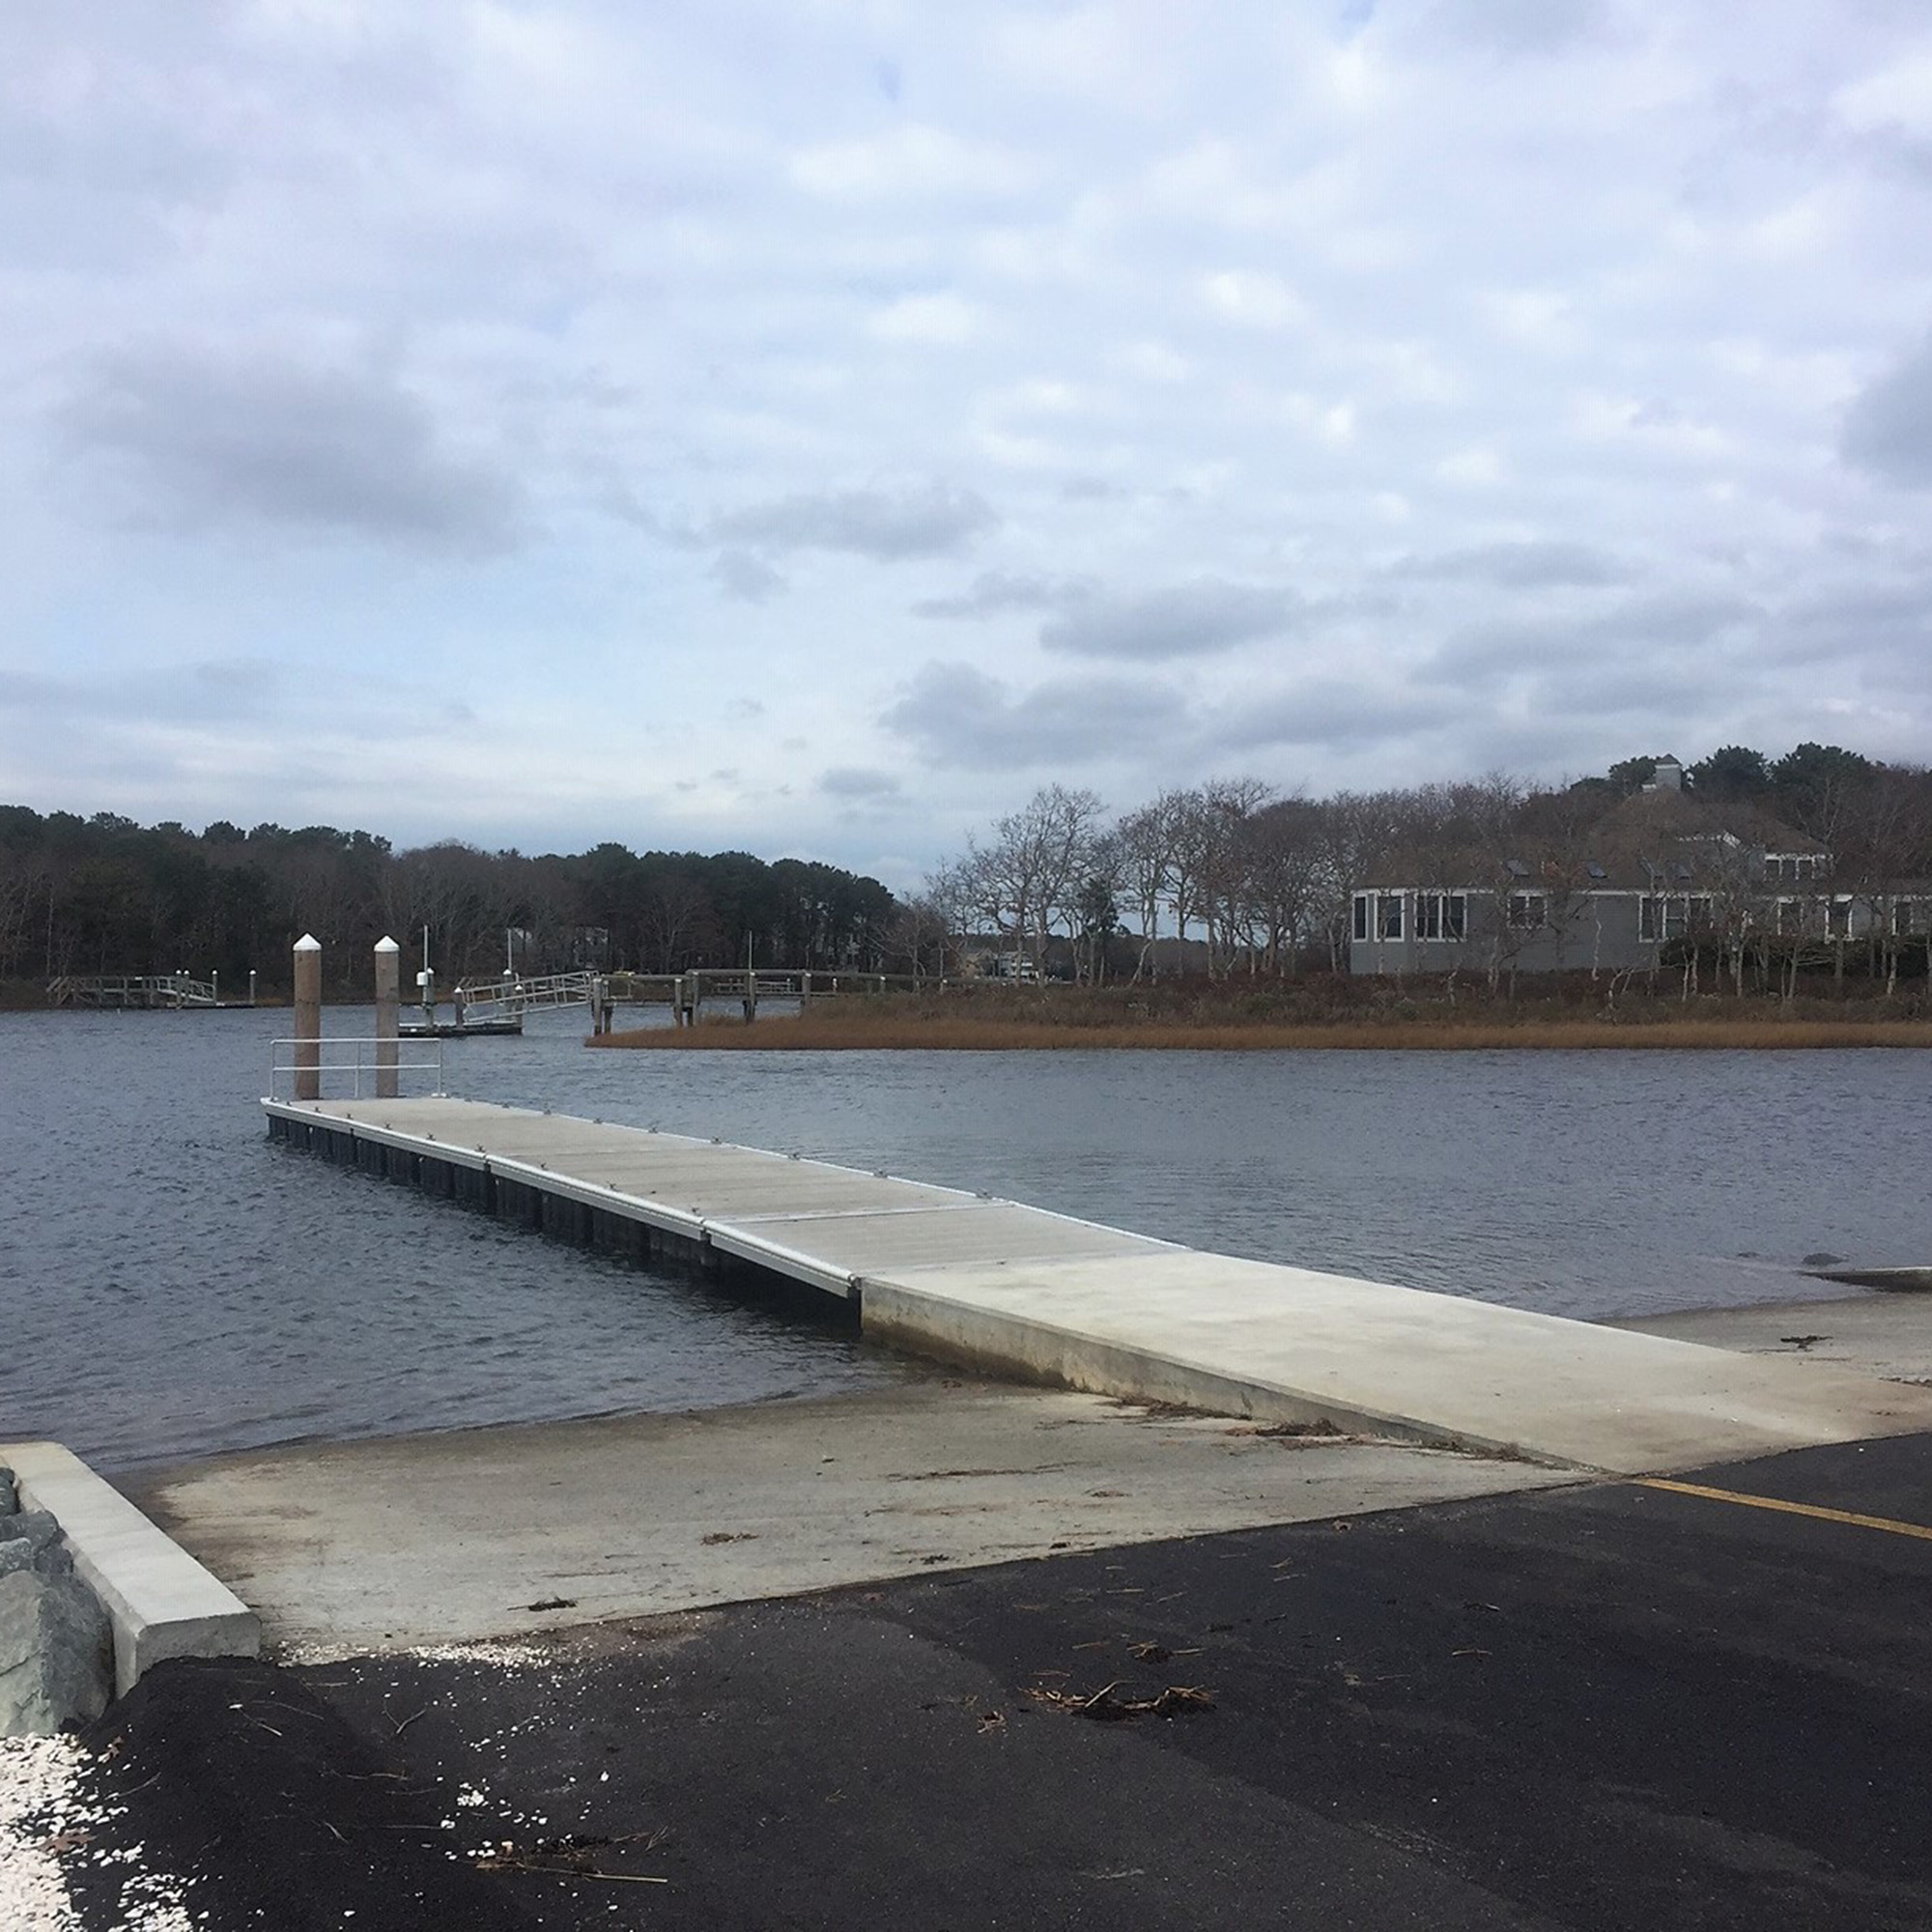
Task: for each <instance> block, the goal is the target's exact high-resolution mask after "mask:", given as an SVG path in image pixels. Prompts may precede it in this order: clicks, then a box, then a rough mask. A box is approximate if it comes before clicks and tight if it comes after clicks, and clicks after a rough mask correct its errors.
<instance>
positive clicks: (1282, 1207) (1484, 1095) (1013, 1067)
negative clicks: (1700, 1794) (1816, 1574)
mask: <svg viewBox="0 0 1932 1932" xmlns="http://www.w3.org/2000/svg"><path fill="white" fill-rule="evenodd" d="M288 1017H289V1016H288V1015H287V1013H285V1012H259V1013H247V1012H236V1013H187V1014H168V1013H155V1014H112V1013H107V1014H69V1013H63V1014H44V1015H43V1014H23V1015H0V1173H4V1174H5V1176H6V1186H7V1188H8V1210H9V1211H8V1212H7V1214H6V1216H5V1221H4V1229H5V1233H4V1236H0V1310H4V1312H5V1321H6V1346H5V1348H4V1349H0V1436H5V1435H53V1436H57V1437H59V1438H60V1439H62V1440H65V1441H68V1442H70V1443H71V1444H72V1445H73V1446H74V1447H75V1448H77V1449H79V1450H81V1451H82V1452H83V1453H85V1454H90V1455H93V1456H95V1457H97V1458H99V1460H100V1461H101V1462H102V1463H105V1464H106V1465H108V1466H110V1467H113V1466H126V1465H128V1464H130V1463H137V1462H146V1461H153V1460H158V1459H166V1458H171V1457H177V1456H185V1455H192V1454H198V1453H202V1452H205V1451H209V1450H214V1449H224V1448H239V1447H244V1446H249V1445H255V1444H261V1443H266V1442H272V1441H280V1440H286V1439H290V1438H293V1437H299V1436H346V1435H367V1434H374V1433H383V1432H387V1431H395V1430H402V1429H415V1428H426V1427H427V1428H450V1427H460V1426H466V1425H472V1424H478V1423H486V1422H497V1421H505V1420H515V1419H534V1418H541V1417H553V1416H563V1415H584V1414H593V1413H599V1412H605V1411H611V1410H627V1409H673V1408H686V1407H696V1406H707V1405H712V1404H721V1403H733V1402H744V1401H751V1400H757V1399H762V1398H769V1397H777V1396H784V1395H805V1394H814V1393H827V1392H831V1391H834V1390H838V1389H843V1388H851V1387H855V1386H861V1385H865V1384H868V1383H876V1382H878V1381H881V1380H885V1379H890V1378H896V1377H900V1376H904V1375H907V1374H910V1373H915V1371H913V1370H911V1369H909V1368H908V1367H906V1366H904V1365H901V1364H897V1363H895V1362H893V1361H892V1360H891V1359H889V1358H887V1357H885V1356H883V1355H881V1354H879V1353H878V1352H877V1351H875V1350H870V1349H868V1348H867V1346H866V1345H865V1344H864V1343H862V1342H860V1341H858V1340H857V1339H856V1338H855V1337H853V1336H851V1335H850V1334H848V1333H846V1332H844V1331H843V1330H842V1329H840V1328H838V1326H836V1325H832V1324H827V1323H820V1322H814V1321H810V1320H808V1319H806V1318H804V1317H803V1316H801V1315H800V1314H798V1313H797V1312H796V1311H791V1312H785V1311H781V1310H777V1309H774V1308H772V1307H769V1306H764V1305H760V1304H758V1303H756V1302H755V1301H746V1300H742V1299H737V1298H734V1297H733V1296H732V1295H730V1294H729V1293H720V1292H718V1291H716V1290H714V1289H711V1288H709V1287H707V1286H705V1285H703V1284H701V1283H699V1282H697V1281H696V1280H695V1279H693V1278H692V1277H690V1276H688V1275H684V1274H666V1275H659V1274H656V1273H654V1272H651V1271H648V1270H643V1269H639V1268H636V1267H632V1266H629V1265H624V1264H618V1263H615V1262H613V1261H610V1260H607V1259H605V1258H602V1257H598V1256H595V1255H591V1254H587V1253H584V1252H582V1251H579V1250H574V1249H566V1248H564V1247H562V1246H560V1245H556V1244H554V1243H551V1242H547V1241H545V1240H543V1239H541V1238H540V1237H537V1236H528V1235H525V1234H523V1233H521V1232H518V1231H515V1230H512V1229H509V1228H505V1227H501V1226H498V1225H497V1224H496V1223H494V1222H492V1221H490V1220H488V1219H486V1218H485V1217H483V1216H482V1215H480V1214H476V1213H474V1212H471V1211H468V1210H465V1209H462V1208H456V1207H454V1206H452V1205H449V1204H443V1203H434V1202H430V1201H428V1200H426V1199H424V1198H423V1197H421V1196H419V1195H417V1194H415V1193H414V1192H412V1191H411V1190H408V1189H403V1188H396V1187H389V1186H385V1185H384V1184H382V1183H380V1182H378V1181H375V1180H372V1179H366V1178H365V1177H362V1176H360V1175H358V1174H355V1173H354V1172H345V1171H342V1170H338V1169H335V1168H331V1167H329V1166H327V1164H325V1163H323V1162H320V1161H315V1160H311V1159H308V1158H306V1157H305V1156H301V1155H298V1154H293V1153H291V1152H289V1151H287V1150H285V1149H281V1148H277V1147H273V1146H271V1145H270V1143H269V1142H268V1140H267V1138H266V1136H265V1134H264V1131H263V1125H262V1120H261V1116H260V1112H259V1109H258V1108H257V1106H256V1104H255V1096H256V1095H258V1094H260V1093H261V1092H262V1091H263V1088H264V1086H265V1084H266V1076H267V1067H268V1054H269V1049H268V1041H269V1040H270V1038H271V1037H274V1036H275V1035H276V1034H278V1033H284V1032H286V1031H287V1027H288ZM328 1028H329V1031H331V1032H334V1033H344V1034H355V1033H366V1032H367V1031H368V1030H369V1025H368V1018H367V1015H366V1014H358V1013H356V1012H355V1011H354V1010H353V1009H349V1010H342V1011H332V1012H331V1013H330V1014H329V1016H328ZM580 1039H581V1027H580V1016H579V1015H576V1014H573V1013H564V1014H556V1015H543V1016H540V1017H539V1018H538V1019H536V1020H533V1022H532V1028H531V1031H530V1033H528V1034H527V1035H526V1037H524V1038H523V1039H521V1040H485V1041H470V1042H451V1043H450V1045H449V1046H448V1048H447V1068H448V1074H447V1084H448V1087H449V1089H450V1091H451V1092H452V1093H456V1094H466V1095H469V1096H472V1097H475V1098H483V1099H496V1100H507V1101H511V1102H515V1103H520V1104H529V1105H537V1106H546V1105H548V1106H553V1107H554V1108H556V1109H557V1110H558V1111H559V1112H572V1113H582V1114H595V1115H600V1116H602V1117H603V1118H605V1119H608V1120H615V1121H624V1122H635V1123H637V1124H639V1125H649V1124H652V1123H657V1124H661V1125H663V1126H665V1127H667V1128H670V1129H675V1130H677V1131H680V1132H686V1133H696V1134H705V1135H710V1134H716V1135H719V1136H720V1137H721V1138H724V1139H726V1140H732V1141H741V1142H745V1143H748V1144H750V1145H753V1146H764V1147H776V1148H783V1149H796V1150H798V1151H802V1152H805V1153H809V1154H814V1155H819V1156H822V1157H824V1158H826V1159H831V1160H838V1161H844V1162H849V1163H851V1164H853V1165H855V1166H861V1167H866V1168H883V1169H886V1170H888V1171H890V1172H893V1173H895V1174H901V1175H907V1176H911V1177H915V1178H918V1179H930V1180H937V1181H944V1182H947V1183H951V1184H954V1185H960V1186H967V1187H979V1188H985V1189H988V1190H990V1191H992V1192H995V1193H999V1194H1005V1195H1009V1196H1011V1197H1013V1198H1015V1199H1018V1200H1023V1201H1028V1202H1032V1203H1035V1204H1037V1205H1038V1206H1041V1207H1047V1208H1061V1209H1063V1210H1065V1211H1066V1212H1070V1213H1075V1214H1081V1215H1086V1216H1089V1217H1091V1218H1093V1219H1095V1220H1100V1221H1108V1222H1113V1223H1116V1224H1119V1225H1121V1226H1124V1227H1129V1228H1134V1229H1138V1230H1140V1231H1142V1232H1145V1233H1147V1234H1151V1235H1159V1236H1166V1237H1168V1238H1170V1239H1176V1240H1180V1241H1185V1242H1189V1243H1192V1244H1195V1245H1200V1246H1206V1247H1213V1248H1219V1249H1223V1250H1226V1251H1229V1252H1232V1253H1236V1254H1245V1255H1254V1256H1259V1257H1261V1258H1263V1259H1265V1260H1271V1261H1284V1262H1294V1263H1299V1264H1304V1265H1308V1266H1312V1267H1321V1268H1334V1269H1339V1270H1342V1271H1345V1272H1349V1273H1356V1274H1364V1275H1370V1276H1375V1277H1378V1278H1380V1279H1383V1280H1388V1281H1398V1282H1406V1283H1408V1284H1411V1285H1413V1286H1415V1287H1419V1288H1434V1289H1443V1290H1447V1291H1449V1292H1451V1293H1461V1294H1471V1295H1477V1296H1481V1297H1483V1298H1486V1299H1491V1300H1496V1301H1505V1302H1511V1303H1515V1304H1518V1305H1520V1306H1524V1307H1531V1308H1540V1309H1546V1310H1549V1311H1551V1312H1555V1313H1560V1314H1568V1315H1580V1316H1607V1315H1613V1314H1631V1313H1637V1312H1641V1311H1643V1310H1646V1309H1660V1308H1674V1307H1688V1306H1704V1305H1711V1304H1716V1303H1722V1302H1742V1301H1760V1300H1768V1299H1773V1298H1776V1297H1780V1296H1782V1297H1790V1298H1799V1297H1810V1296H1813V1295H1817V1294H1820V1293H1825V1292H1826V1291H1825V1290H1824V1288H1823V1285H1822V1284H1819V1283H1817V1282H1813V1281H1809V1280H1807V1279H1805V1278H1804V1276H1802V1275H1800V1274H1798V1273H1797V1272H1796V1271H1795V1269H1796V1264H1798V1263H1799V1262H1800V1261H1801V1260H1802V1259H1803V1258H1804V1257H1805V1256H1807V1255H1811V1254H1816V1253H1820V1252H1826V1253H1831V1254H1833V1255H1838V1256H1844V1257H1848V1258H1852V1259H1856V1260H1858V1261H1860V1262H1862V1263H1866V1264H1873V1265H1883V1264H1905V1263H1924V1262H1926V1261H1928V1260H1932V1225H1928V1224H1929V1223H1932V1215H1928V1210H1927V1204H1926V1182H1925V1174H1926V1160H1925V1155H1926V1151H1927V1148H1928V1146H1932V1133H1928V1131H1927V1128H1928V1122H1932V1109H1928V1100H1927V1089H1928V1083H1932V1056H1927V1055H1924V1054H1913V1053H1903V1052H1860V1053H1843V1054H1828V1053H1791V1054H1766V1055H1749V1054H1698V1053H1683V1054H1641V1053H1634V1054H1625V1053H1586V1054H1552V1053H1534V1054H1531V1053H1525V1054H1460V1053H1457V1054H1449V1053H1444V1054H1429V1053H1425V1054H1395V1053H1384V1054H1342V1053H1312V1054H1236V1055H1222V1054H1208V1053H1201V1054H1196V1053H1160V1054H1132V1053H1093V1054H1085V1053H1062V1054H965V1055H938V1054H921V1053H900V1054H839V1055H789V1054H786V1055H773V1056H770V1057H766V1056H763V1055H752V1054H715V1055H711V1054H626V1053H586V1052H585V1051H584V1050H583V1049H582V1046H581V1044H580Z"/></svg>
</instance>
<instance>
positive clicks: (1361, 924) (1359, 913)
mask: <svg viewBox="0 0 1932 1932" xmlns="http://www.w3.org/2000/svg"><path fill="white" fill-rule="evenodd" d="M1374 896H1375V895H1374V894H1372V893H1357V894H1356V895H1355V937H1356V938H1357V939H1358V940H1366V939H1367V938H1368V936H1369V902H1370V900H1371V899H1372V898H1373V897H1374Z"/></svg>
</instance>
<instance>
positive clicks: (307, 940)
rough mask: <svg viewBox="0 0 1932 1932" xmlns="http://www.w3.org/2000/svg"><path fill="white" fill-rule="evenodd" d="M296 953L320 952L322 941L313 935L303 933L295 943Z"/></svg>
mask: <svg viewBox="0 0 1932 1932" xmlns="http://www.w3.org/2000/svg"><path fill="white" fill-rule="evenodd" d="M296 951H297V952H321V951H322V941H321V940H319V939H318V938H317V937H316V936H315V934H314V933H312V932H305V933H303V934H302V936H301V937H300V938H299V939H298V940H297V941H296Z"/></svg>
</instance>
